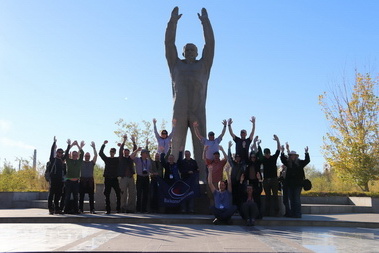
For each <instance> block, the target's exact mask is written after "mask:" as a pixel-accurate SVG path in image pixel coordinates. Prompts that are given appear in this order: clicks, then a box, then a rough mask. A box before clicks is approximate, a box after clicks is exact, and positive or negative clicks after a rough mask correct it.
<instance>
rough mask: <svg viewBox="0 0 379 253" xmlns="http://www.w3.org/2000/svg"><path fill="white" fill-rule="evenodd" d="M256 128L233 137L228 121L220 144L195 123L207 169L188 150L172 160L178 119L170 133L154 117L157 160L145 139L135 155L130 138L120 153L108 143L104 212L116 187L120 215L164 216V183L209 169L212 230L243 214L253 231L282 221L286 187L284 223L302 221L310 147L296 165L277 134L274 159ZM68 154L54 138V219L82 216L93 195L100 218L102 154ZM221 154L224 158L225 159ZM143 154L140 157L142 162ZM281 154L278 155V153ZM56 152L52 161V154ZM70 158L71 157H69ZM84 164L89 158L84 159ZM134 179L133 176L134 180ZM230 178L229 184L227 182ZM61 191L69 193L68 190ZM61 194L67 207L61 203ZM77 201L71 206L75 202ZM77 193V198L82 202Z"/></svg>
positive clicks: (189, 204)
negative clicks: (265, 222) (264, 222)
mask: <svg viewBox="0 0 379 253" xmlns="http://www.w3.org/2000/svg"><path fill="white" fill-rule="evenodd" d="M250 121H251V123H252V130H251V133H250V135H247V131H246V130H241V132H240V136H239V137H238V136H236V135H235V134H234V132H233V129H232V123H233V120H232V119H229V120H223V121H222V124H223V129H222V132H221V134H220V135H219V136H218V137H217V138H215V133H214V132H212V131H211V132H209V133H208V138H205V137H203V136H201V134H200V131H199V124H198V123H197V122H194V123H193V128H194V130H195V134H196V136H197V138H198V141H199V142H200V143H201V144H202V145H203V147H204V149H203V150H204V151H203V159H204V162H205V164H206V167H205V168H199V167H198V165H197V162H196V161H195V160H194V159H192V158H191V153H190V151H188V150H186V151H184V150H183V147H181V148H180V150H179V154H178V157H177V159H176V158H175V155H174V154H171V153H170V152H171V148H170V147H171V139H172V138H173V136H174V135H175V124H176V120H175V119H174V120H173V121H172V130H171V133H170V134H169V133H168V131H167V130H162V131H161V132H160V134H159V133H158V131H157V127H156V122H157V121H156V119H153V124H154V133H155V136H156V138H157V143H158V150H157V152H156V154H155V155H154V157H151V156H150V151H149V149H148V144H149V143H148V141H146V147H145V148H144V149H142V148H141V147H139V148H137V145H136V144H135V138H134V137H133V136H132V138H131V140H132V143H133V148H132V151H131V150H130V149H128V148H126V147H125V142H126V140H127V136H126V135H124V136H123V142H122V143H121V144H119V154H118V157H117V156H116V152H117V150H116V148H111V149H110V155H109V156H107V155H105V154H104V149H105V147H106V145H107V143H108V141H104V143H103V145H102V146H101V148H100V152H99V155H100V157H101V159H102V160H103V161H104V163H105V170H104V174H103V176H104V195H105V205H106V213H107V214H110V213H111V201H110V194H111V190H112V189H113V190H114V192H115V195H116V212H126V213H129V212H140V213H146V212H148V211H150V212H159V211H160V210H161V206H160V202H159V197H158V196H159V187H160V184H159V179H163V180H164V181H165V182H166V183H167V184H169V185H170V184H173V183H174V182H175V181H177V180H185V179H187V178H188V177H191V176H193V175H196V174H197V173H198V172H199V170H201V169H205V170H206V175H207V182H208V186H209V191H208V193H209V194H208V196H209V197H210V203H211V210H212V212H213V213H214V215H215V220H214V223H215V224H219V223H230V220H231V217H232V215H233V214H235V213H236V212H238V213H239V214H240V215H241V217H242V218H243V219H244V220H246V224H247V225H253V224H254V221H255V219H261V218H262V217H263V216H278V215H279V202H278V191H279V186H280V184H282V191H283V203H284V205H285V210H286V213H285V216H286V217H297V218H300V217H301V202H300V193H301V189H302V182H303V180H304V178H305V175H304V167H305V166H306V165H307V164H308V163H309V161H310V158H309V154H308V147H306V149H305V159H304V160H301V159H299V155H298V154H297V153H296V152H295V151H290V149H289V145H288V143H287V144H286V149H287V154H286V153H285V148H284V146H281V145H280V141H279V138H278V137H277V136H276V135H274V140H275V141H276V151H275V153H274V154H273V155H272V154H271V151H270V149H269V148H265V149H263V151H262V148H261V146H260V144H261V141H260V140H259V138H258V136H255V137H254V132H255V117H251V119H250ZM227 127H228V129H229V133H230V135H231V137H232V138H233V141H234V142H235V147H236V148H235V153H234V156H233V155H232V151H231V147H232V146H233V142H232V141H230V142H229V145H228V154H226V153H225V151H224V149H223V148H222V146H221V145H220V143H221V141H222V138H223V136H224V134H225V132H226V128H227ZM67 144H68V146H67V149H66V151H65V152H63V150H62V149H57V150H56V151H55V149H56V139H55V137H54V143H53V146H52V148H51V155H50V162H49V163H50V164H51V165H50V166H49V167H50V168H49V172H50V192H49V199H48V207H49V212H50V214H54V213H57V214H59V213H61V212H62V211H63V212H65V213H69V212H70V208H71V209H72V210H73V212H74V213H81V212H83V199H84V195H85V193H88V195H89V202H90V212H91V213H95V207H94V179H93V170H94V166H95V164H96V159H97V152H96V148H95V143H93V142H92V143H91V147H92V148H93V153H94V157H93V159H92V160H90V158H91V155H90V154H89V153H85V154H84V151H83V146H84V145H85V143H84V142H83V141H82V142H81V143H78V142H77V141H74V142H72V143H71V141H70V140H68V141H67ZM73 146H77V148H78V151H73V152H71V153H70V149H71V148H72V147H73ZM220 151H221V152H222V153H223V155H224V158H223V159H221V156H220ZM139 153H140V155H139V156H137V155H138V154H139ZM280 153H281V155H280ZM54 154H55V155H54ZM69 154H70V155H69ZM279 155H280V160H281V162H282V164H283V165H282V170H281V171H280V175H278V167H277V159H278V157H279ZM83 158H84V160H83ZM135 174H136V175H135ZM224 177H226V178H227V180H223V178H224ZM63 189H64V190H63ZM262 190H264V192H265V210H262V204H261V193H262ZM62 193H64V198H63V199H64V201H61V203H59V201H60V199H61V198H62ZM71 195H73V201H72V204H70V203H71V202H70V199H71ZM78 195H79V199H78ZM180 210H181V212H183V213H193V212H194V198H193V197H191V198H187V199H185V200H184V201H182V203H181V204H180Z"/></svg>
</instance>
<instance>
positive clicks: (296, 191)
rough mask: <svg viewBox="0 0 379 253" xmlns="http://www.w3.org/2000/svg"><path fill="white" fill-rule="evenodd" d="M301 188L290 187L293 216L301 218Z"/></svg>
mask: <svg viewBox="0 0 379 253" xmlns="http://www.w3.org/2000/svg"><path fill="white" fill-rule="evenodd" d="M301 189H302V187H301V186H290V185H289V186H288V198H289V200H290V205H291V216H292V217H296V218H301V200H300V194H301Z"/></svg>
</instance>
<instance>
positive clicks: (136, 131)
mask: <svg viewBox="0 0 379 253" xmlns="http://www.w3.org/2000/svg"><path fill="white" fill-rule="evenodd" d="M116 125H118V127H119V128H118V129H117V130H116V131H115V134H116V135H117V136H119V137H120V139H122V136H123V135H124V134H126V135H127V136H128V139H127V141H126V143H125V145H126V147H129V148H131V147H132V146H133V144H132V141H131V136H134V137H135V138H136V144H137V146H138V147H142V148H145V146H146V140H148V141H149V150H150V151H157V150H158V147H157V140H156V138H155V135H154V129H153V125H152V122H150V121H146V120H142V126H141V125H140V124H139V123H137V122H126V121H125V120H124V119H119V120H118V121H117V122H116ZM165 126H166V121H165V120H163V121H162V123H161V129H164V128H165ZM158 131H159V129H158Z"/></svg>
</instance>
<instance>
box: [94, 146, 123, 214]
mask: <svg viewBox="0 0 379 253" xmlns="http://www.w3.org/2000/svg"><path fill="white" fill-rule="evenodd" d="M107 143H108V141H107V140H105V141H104V143H103V145H102V146H101V148H100V152H99V155H100V157H101V159H103V161H104V163H105V169H104V174H103V176H104V196H105V209H106V214H111V200H110V195H111V191H112V188H113V190H114V191H115V193H116V211H117V213H119V212H121V190H120V185H119V182H118V178H117V177H118V165H119V159H118V157H115V154H116V149H115V148H111V149H110V151H109V153H110V156H109V157H108V156H106V155H105V154H104V148H105V145H106V144H107Z"/></svg>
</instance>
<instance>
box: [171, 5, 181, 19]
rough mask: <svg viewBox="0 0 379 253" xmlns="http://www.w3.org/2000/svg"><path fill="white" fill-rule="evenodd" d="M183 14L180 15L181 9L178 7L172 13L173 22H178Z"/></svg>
mask: <svg viewBox="0 0 379 253" xmlns="http://www.w3.org/2000/svg"><path fill="white" fill-rule="evenodd" d="M181 16H182V14H179V7H178V6H176V7H175V8H174V9H173V10H172V12H171V21H175V22H177V21H178V20H179V19H180V18H181Z"/></svg>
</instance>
